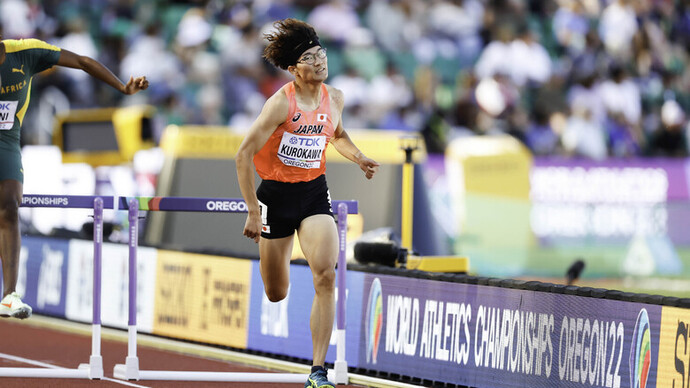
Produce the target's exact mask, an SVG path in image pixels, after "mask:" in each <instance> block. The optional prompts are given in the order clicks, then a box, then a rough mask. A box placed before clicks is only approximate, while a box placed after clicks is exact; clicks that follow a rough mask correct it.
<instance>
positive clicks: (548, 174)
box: [530, 158, 690, 245]
mask: <svg viewBox="0 0 690 388" xmlns="http://www.w3.org/2000/svg"><path fill="white" fill-rule="evenodd" d="M689 167H690V165H689V164H688V162H687V161H686V160H685V159H630V160H606V161H603V162H595V161H583V160H578V161H573V160H562V159H551V158H537V159H535V163H534V167H533V168H532V171H531V173H530V198H531V201H532V204H533V206H532V209H531V214H530V224H531V227H532V230H533V231H534V234H535V235H536V236H537V237H539V238H540V239H541V240H542V241H548V240H549V239H583V238H590V239H591V238H595V239H596V241H599V242H601V243H605V242H609V243H611V242H613V243H626V242H627V241H629V238H630V237H632V236H636V235H644V236H654V237H662V238H667V237H668V238H669V239H670V240H671V241H672V242H673V243H674V244H681V245H690V237H688V234H687V233H685V229H687V228H686V227H685V225H686V220H687V218H688V217H689V216H690V207H688V206H687V205H686V204H685V202H687V200H688V199H689V198H690V192H689V189H688V178H687V177H688V176H689V175H688V174H690V168H689ZM587 242H588V243H589V244H591V240H587Z"/></svg>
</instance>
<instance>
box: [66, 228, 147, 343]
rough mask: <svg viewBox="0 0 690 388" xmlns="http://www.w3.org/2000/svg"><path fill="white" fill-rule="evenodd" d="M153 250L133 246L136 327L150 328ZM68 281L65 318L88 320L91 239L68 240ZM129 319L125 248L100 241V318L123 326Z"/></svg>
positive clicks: (91, 282)
mask: <svg viewBox="0 0 690 388" xmlns="http://www.w3.org/2000/svg"><path fill="white" fill-rule="evenodd" d="M156 252H157V251H156V249H154V248H148V247H139V248H138V249H137V329H138V330H139V331H140V332H145V333H150V332H151V331H152V330H153V296H154V290H155V288H154V287H155V280H156V255H157V253H156ZM69 263H70V265H69V271H68V272H69V275H68V279H69V283H68V286H67V289H68V292H67V295H68V298H67V308H66V317H67V318H68V319H71V320H74V321H81V322H91V321H92V318H93V242H91V241H87V240H71V241H70V242H69ZM128 320H129V247H128V246H127V245H124V244H111V243H105V244H103V251H102V259H101V321H102V323H103V325H105V326H112V327H119V328H127V325H128Z"/></svg>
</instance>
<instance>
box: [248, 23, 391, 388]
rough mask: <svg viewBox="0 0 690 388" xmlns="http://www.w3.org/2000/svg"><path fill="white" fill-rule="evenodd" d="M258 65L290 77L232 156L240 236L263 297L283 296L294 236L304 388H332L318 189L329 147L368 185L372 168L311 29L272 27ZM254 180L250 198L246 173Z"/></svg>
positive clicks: (327, 250) (323, 190)
mask: <svg viewBox="0 0 690 388" xmlns="http://www.w3.org/2000/svg"><path fill="white" fill-rule="evenodd" d="M274 27H275V29H276V30H275V31H274V32H272V33H270V34H267V35H266V36H265V37H266V39H267V40H268V41H269V44H268V46H267V47H266V48H265V49H264V58H266V59H267V60H268V61H269V62H271V63H272V64H273V65H274V66H276V67H279V68H281V69H283V70H287V71H288V72H290V74H292V75H293V76H294V77H295V80H294V81H293V82H290V83H288V84H286V85H285V86H283V87H282V88H281V89H280V90H279V91H278V92H276V93H275V94H274V95H273V96H271V97H270V98H269V99H268V101H266V104H265V105H264V107H263V109H262V111H261V113H260V114H259V117H257V119H256V121H254V123H253V124H252V126H251V128H250V130H249V133H248V134H247V137H245V139H244V141H243V142H242V145H241V146H240V149H239V151H238V153H237V158H236V163H237V177H238V181H239V185H240V189H241V191H242V196H243V197H244V199H245V201H246V202H247V208H248V211H249V214H248V216H247V221H246V223H245V225H244V231H243V234H244V235H245V236H247V237H249V238H251V239H254V241H256V242H258V243H259V256H260V262H259V263H260V268H261V277H262V279H263V282H264V289H265V291H266V296H268V299H269V300H271V301H272V302H278V301H280V300H282V299H284V298H285V297H286V296H287V292H288V286H289V281H290V273H289V272H290V255H291V253H292V244H293V236H294V234H295V230H296V231H297V236H298V237H299V242H300V246H301V247H302V251H303V252H304V256H305V258H306V259H307V262H308V263H309V267H310V268H311V271H312V277H313V282H314V290H315V291H316V295H315V297H314V301H313V303H312V309H311V318H310V328H311V335H312V345H313V366H312V371H311V374H310V375H309V379H308V380H307V382H306V383H305V384H304V386H305V387H335V385H334V384H333V383H331V382H329V381H328V378H327V374H326V369H325V366H324V363H325V359H326V352H327V350H328V343H329V341H330V338H331V330H332V328H333V319H334V316H335V265H336V262H337V259H338V232H337V230H336V225H335V220H334V219H333V211H332V209H331V203H330V194H329V192H328V186H327V185H326V176H325V171H326V146H327V145H328V144H329V143H330V144H333V146H334V147H335V148H336V150H338V152H340V153H341V154H342V155H343V156H345V157H346V158H348V159H349V160H351V161H353V162H355V163H357V164H358V165H359V167H360V168H361V169H362V171H364V173H365V175H366V177H367V178H368V179H371V178H372V177H373V176H374V174H375V173H376V172H377V171H378V167H379V164H378V163H377V162H375V161H373V160H372V159H369V158H367V157H366V156H364V154H362V152H360V150H359V149H358V148H357V147H356V146H355V145H354V143H352V140H350V137H349V136H348V135H347V133H346V132H345V130H344V129H343V123H342V120H341V114H342V111H343V105H344V102H343V101H344V100H343V93H342V92H341V91H340V90H338V89H335V88H333V87H331V86H329V85H326V84H324V81H325V80H326V78H327V77H328V62H327V59H326V50H325V49H324V48H322V47H321V45H320V43H319V38H318V37H317V36H316V32H315V31H314V28H312V27H311V26H310V25H309V24H307V23H304V22H302V21H299V20H296V19H284V20H280V21H278V22H276V23H274ZM252 160H253V162H254V163H253V164H254V166H255V167H256V172H257V173H258V174H259V176H260V177H261V178H262V182H261V184H260V185H259V188H258V190H257V191H256V193H255V192H254V169H253V168H252Z"/></svg>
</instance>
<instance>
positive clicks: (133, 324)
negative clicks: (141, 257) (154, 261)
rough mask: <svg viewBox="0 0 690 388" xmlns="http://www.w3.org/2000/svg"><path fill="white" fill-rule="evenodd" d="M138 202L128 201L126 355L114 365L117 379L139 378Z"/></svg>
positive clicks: (114, 373)
mask: <svg viewBox="0 0 690 388" xmlns="http://www.w3.org/2000/svg"><path fill="white" fill-rule="evenodd" d="M138 232H139V202H138V201H137V200H136V199H131V200H130V201H129V323H128V327H127V334H128V335H127V337H128V338H127V357H126V358H125V363H124V365H123V364H117V365H115V368H114V369H113V375H114V376H115V377H116V378H118V379H124V380H139V378H140V371H139V358H138V357H137V246H138V244H139V233H138Z"/></svg>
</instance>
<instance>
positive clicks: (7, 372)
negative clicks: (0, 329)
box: [0, 195, 114, 380]
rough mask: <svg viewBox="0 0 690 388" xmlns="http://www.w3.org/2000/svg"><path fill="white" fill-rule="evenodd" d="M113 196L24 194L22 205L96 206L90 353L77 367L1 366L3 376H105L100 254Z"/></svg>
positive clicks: (74, 207) (75, 377)
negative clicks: (104, 218) (104, 215)
mask: <svg viewBox="0 0 690 388" xmlns="http://www.w3.org/2000/svg"><path fill="white" fill-rule="evenodd" d="M113 205H114V201H113V198H103V197H97V196H88V195H24V196H23V198H22V203H21V207H44V208H71V209H93V225H94V228H93V319H92V325H91V334H92V335H91V356H90V357H89V362H88V363H87V364H79V366H78V367H77V368H74V369H70V368H65V369H46V368H0V377H42V378H66V379H91V380H100V379H102V378H103V357H102V355H101V253H102V248H103V208H104V207H112V206H113Z"/></svg>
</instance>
